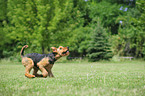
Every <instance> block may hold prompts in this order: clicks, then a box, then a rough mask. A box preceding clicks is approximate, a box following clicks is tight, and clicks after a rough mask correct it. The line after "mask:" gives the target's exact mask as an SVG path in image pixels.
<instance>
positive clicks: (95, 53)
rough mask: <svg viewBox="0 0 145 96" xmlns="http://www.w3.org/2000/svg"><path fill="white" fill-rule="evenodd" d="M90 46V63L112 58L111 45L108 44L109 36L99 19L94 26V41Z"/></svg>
mask: <svg viewBox="0 0 145 96" xmlns="http://www.w3.org/2000/svg"><path fill="white" fill-rule="evenodd" d="M88 46H89V48H88V57H89V60H90V61H98V60H103V59H106V60H108V59H109V58H111V57H112V54H111V50H110V46H111V45H110V44H109V42H108V34H107V33H106V30H105V29H104V28H103V26H102V25H101V23H100V21H99V19H98V22H97V24H96V25H95V26H94V29H93V34H92V40H91V41H90V44H89V45H88Z"/></svg>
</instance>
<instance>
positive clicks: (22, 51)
mask: <svg viewBox="0 0 145 96" xmlns="http://www.w3.org/2000/svg"><path fill="white" fill-rule="evenodd" d="M27 47H28V45H25V46H23V47H22V49H21V52H20V55H21V57H23V56H24V49H25V48H27Z"/></svg>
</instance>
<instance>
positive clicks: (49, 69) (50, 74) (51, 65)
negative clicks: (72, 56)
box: [45, 64, 54, 77]
mask: <svg viewBox="0 0 145 96" xmlns="http://www.w3.org/2000/svg"><path fill="white" fill-rule="evenodd" d="M52 67H53V64H49V65H48V66H47V67H45V68H46V70H47V72H48V76H49V77H54V75H53V73H52V71H51V69H52Z"/></svg>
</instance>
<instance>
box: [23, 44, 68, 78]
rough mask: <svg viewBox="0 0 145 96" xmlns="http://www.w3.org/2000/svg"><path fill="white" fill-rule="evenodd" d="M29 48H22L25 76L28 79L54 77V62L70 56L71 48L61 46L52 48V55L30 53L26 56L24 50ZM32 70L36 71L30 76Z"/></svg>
mask: <svg viewBox="0 0 145 96" xmlns="http://www.w3.org/2000/svg"><path fill="white" fill-rule="evenodd" d="M27 47H28V45H25V46H23V47H22V49H21V53H20V55H21V58H22V64H23V65H24V66H25V76H26V77H28V78H34V77H44V78H46V77H47V76H49V77H54V75H53V74H52V71H51V69H52V67H53V65H54V62H55V61H56V60H58V59H59V58H61V57H63V56H68V55H69V48H68V47H62V46H59V48H56V47H51V49H52V51H53V52H52V53H50V54H38V53H29V54H26V55H24V49H25V48H27ZM32 68H33V69H34V71H33V75H31V74H30V71H31V69H32ZM38 70H40V71H41V72H42V74H37V72H38Z"/></svg>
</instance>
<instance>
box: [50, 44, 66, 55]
mask: <svg viewBox="0 0 145 96" xmlns="http://www.w3.org/2000/svg"><path fill="white" fill-rule="evenodd" d="M51 49H52V51H53V53H55V54H56V55H60V56H68V55H69V47H62V46H59V47H58V48H56V47H51Z"/></svg>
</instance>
